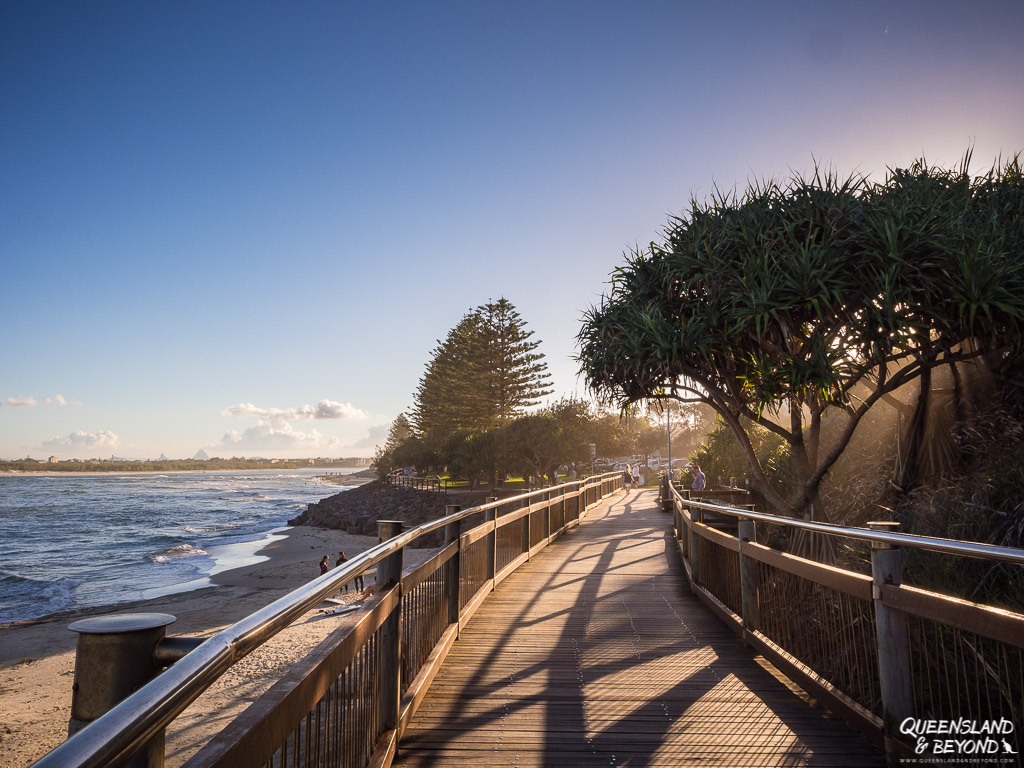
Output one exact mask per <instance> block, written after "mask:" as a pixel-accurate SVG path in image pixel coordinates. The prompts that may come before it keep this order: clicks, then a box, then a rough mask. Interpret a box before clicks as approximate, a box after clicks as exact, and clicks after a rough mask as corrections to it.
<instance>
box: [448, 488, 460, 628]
mask: <svg viewBox="0 0 1024 768" xmlns="http://www.w3.org/2000/svg"><path fill="white" fill-rule="evenodd" d="M458 511H459V505H458V504H447V505H445V508H444V514H445V517H447V516H448V515H454V514H455V513H456V512H458ZM461 534H462V521H461V520H456V521H455V522H454V523H448V524H447V525H446V526H445V527H444V541H445V544H446V545H447V544H451V543H452V542H456V543H457V544H458V547H457V549H456V551H455V554H454V555H452V556H451V557H450V558H448V574H447V576H448V623H449V624H454V625H455V636H456V637H458V636H459V624H460V621H459V617H460V614H461V613H462V610H461V609H462V606H461V605H460V602H461V600H462V598H461V597H460V591H459V587H460V583H459V582H460V581H461V580H462V577H461V574H460V562H459V560H460V558H461V556H462V545H461V541H462V538H461Z"/></svg>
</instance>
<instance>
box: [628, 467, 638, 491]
mask: <svg viewBox="0 0 1024 768" xmlns="http://www.w3.org/2000/svg"><path fill="white" fill-rule="evenodd" d="M630 472H631V473H632V474H633V485H635V486H636V487H637V488H639V487H640V465H639V464H634V465H633V468H632V469H631V470H630Z"/></svg>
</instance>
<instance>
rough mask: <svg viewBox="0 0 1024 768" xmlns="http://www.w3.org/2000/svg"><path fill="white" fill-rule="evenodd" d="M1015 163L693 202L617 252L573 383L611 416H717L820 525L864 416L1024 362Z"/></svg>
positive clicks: (752, 190)
mask: <svg viewBox="0 0 1024 768" xmlns="http://www.w3.org/2000/svg"><path fill="white" fill-rule="evenodd" d="M1019 159H1020V158H1019V156H1018V157H1015V158H1014V159H1012V160H1011V161H1009V162H1006V163H1004V164H1002V165H999V164H997V165H996V166H994V167H993V169H992V170H991V171H989V172H988V173H987V174H985V175H983V176H980V177H972V176H971V175H970V174H969V172H968V168H967V167H968V163H969V160H970V156H969V155H968V156H967V157H965V159H964V161H963V163H962V165H961V166H960V167H959V168H956V169H952V170H944V169H940V168H935V167H930V166H928V165H927V164H926V163H925V162H924V161H923V160H922V161H918V162H916V163H915V164H913V166H912V167H910V168H909V169H906V170H890V171H889V172H888V173H887V175H886V178H885V180H884V181H882V182H872V181H870V180H868V179H866V178H863V177H850V178H846V179H842V178H839V177H838V176H837V175H835V174H834V173H831V172H823V171H820V170H819V171H816V172H815V173H814V175H813V176H812V177H811V178H809V179H805V178H800V177H797V178H794V179H792V180H790V181H788V182H785V183H776V182H773V181H771V182H764V183H758V184H755V185H752V186H751V187H749V188H748V189H747V190H746V191H745V192H743V193H742V194H739V195H737V194H730V195H723V194H718V193H716V194H715V195H714V196H713V197H712V198H711V199H710V200H709V201H708V202H704V203H702V202H698V201H697V200H692V201H691V204H690V208H689V211H688V212H687V213H685V214H684V215H683V216H681V217H678V218H673V219H672V220H670V222H669V224H668V226H667V228H666V230H665V237H664V241H663V242H661V243H651V244H650V246H648V247H647V248H643V249H636V250H634V251H632V252H630V253H628V254H627V258H626V264H625V266H623V267H621V268H619V269H618V270H617V271H616V272H615V273H614V275H613V277H612V280H611V288H610V291H609V292H608V293H607V294H606V295H605V296H604V297H603V298H602V300H601V302H600V304H599V305H598V306H596V307H592V308H591V309H590V310H589V311H588V312H587V313H586V314H585V316H584V321H583V326H582V329H581V330H580V332H579V336H578V344H579V353H578V361H579V362H580V365H581V370H582V373H583V374H584V376H585V378H586V380H587V382H588V384H589V386H590V387H591V388H593V389H594V390H595V391H596V392H597V393H598V394H599V395H601V396H603V397H606V398H609V399H611V400H613V401H615V402H617V404H618V405H619V406H620V407H628V406H629V405H631V404H634V403H638V402H640V401H644V400H657V399H662V400H664V399H670V400H679V401H684V402H700V403H705V404H707V405H709V406H711V407H712V408H713V409H714V410H715V411H716V412H717V413H718V415H719V416H720V417H721V418H722V420H723V421H724V423H725V424H726V425H727V426H728V427H729V429H730V430H731V431H732V433H733V434H734V435H735V437H736V439H737V440H738V442H739V444H740V446H741V448H742V450H743V453H744V455H745V456H746V459H747V462H748V464H749V469H750V475H751V478H752V482H753V484H754V486H755V487H756V488H757V490H759V491H760V493H761V494H762V495H763V497H764V499H765V500H766V501H767V503H768V504H769V505H770V507H771V508H772V509H773V510H774V511H776V512H777V513H780V514H785V515H791V516H804V517H808V518H811V519H815V520H819V521H828V520H829V516H828V513H827V510H825V509H824V508H823V505H822V503H821V499H820V495H819V487H820V485H821V482H822V479H823V478H824V477H825V475H826V473H828V471H829V469H830V468H831V467H832V466H833V465H834V463H835V462H836V460H837V458H838V457H839V456H840V455H841V453H842V451H843V449H844V448H845V447H846V445H847V444H848V443H849V441H850V439H851V437H852V436H853V434H854V432H855V430H856V428H857V426H858V424H860V423H861V421H862V419H863V418H864V416H865V414H867V413H868V412H869V410H870V409H871V408H873V407H875V406H876V405H877V404H878V403H879V402H880V401H882V399H883V398H886V397H887V396H889V395H891V393H893V392H895V391H896V390H897V389H898V388H900V387H902V386H904V385H906V384H908V383H910V382H913V381H920V382H921V383H922V386H921V390H920V391H921V393H922V394H921V398H924V400H925V402H926V398H927V392H928V389H929V383H928V382H929V377H930V375H931V372H932V371H933V370H935V369H936V368H940V367H947V366H951V367H952V368H953V370H954V372H955V368H956V366H957V365H958V364H962V363H966V362H967V361H974V362H976V363H979V364H984V365H985V366H986V367H987V368H988V369H989V370H996V371H998V370H999V369H1002V368H1005V367H1006V366H1007V365H1008V364H1009V363H1010V362H1012V361H1015V360H1017V359H1019V356H1020V352H1021V328H1022V319H1024V183H1022V173H1021V167H1020V163H1019ZM921 398H919V401H918V404H919V409H920V408H922V407H924V406H923V405H922V400H921ZM834 416H839V417H841V418H842V419H843V421H842V424H841V427H840V428H839V429H838V430H829V433H830V434H833V433H834V434H835V435H836V437H834V438H833V439H832V440H831V441H830V442H829V444H827V445H826V444H823V443H822V436H823V432H822V420H823V419H824V418H826V417H827V418H829V419H831V418H833V417H834ZM750 424H757V425H760V426H761V427H763V428H765V429H768V430H770V431H771V432H773V433H774V434H776V435H778V436H780V437H781V438H782V439H783V440H784V441H785V442H786V443H787V444H788V447H789V451H790V458H791V462H792V464H793V471H794V474H795V477H796V482H795V486H796V489H795V491H794V492H793V493H792V494H791V495H787V496H786V497H783V496H782V495H781V494H780V493H779V492H778V491H777V490H776V489H775V488H774V487H773V485H772V483H771V482H770V480H769V478H768V477H767V476H766V473H765V471H764V468H763V467H761V466H760V465H759V463H758V460H757V456H756V453H755V451H754V448H753V447H752V445H751V440H750V437H749V435H748V433H747V429H748V426H749V425H750Z"/></svg>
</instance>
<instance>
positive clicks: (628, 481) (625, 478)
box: [622, 464, 633, 491]
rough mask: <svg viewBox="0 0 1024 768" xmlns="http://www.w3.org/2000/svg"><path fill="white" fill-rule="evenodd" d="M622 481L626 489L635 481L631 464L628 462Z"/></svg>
mask: <svg viewBox="0 0 1024 768" xmlns="http://www.w3.org/2000/svg"><path fill="white" fill-rule="evenodd" d="M622 482H623V483H624V484H625V486H626V490H627V491H628V490H630V488H631V486H632V483H633V476H632V475H631V474H629V464H627V465H626V468H625V469H624V470H622Z"/></svg>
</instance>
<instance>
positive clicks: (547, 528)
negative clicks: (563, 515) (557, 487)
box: [541, 491, 551, 539]
mask: <svg viewBox="0 0 1024 768" xmlns="http://www.w3.org/2000/svg"><path fill="white" fill-rule="evenodd" d="M541 499H542V500H544V501H545V502H547V506H546V507H545V508H544V538H545V539H548V538H551V491H544V493H543V494H542V495H541Z"/></svg>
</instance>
